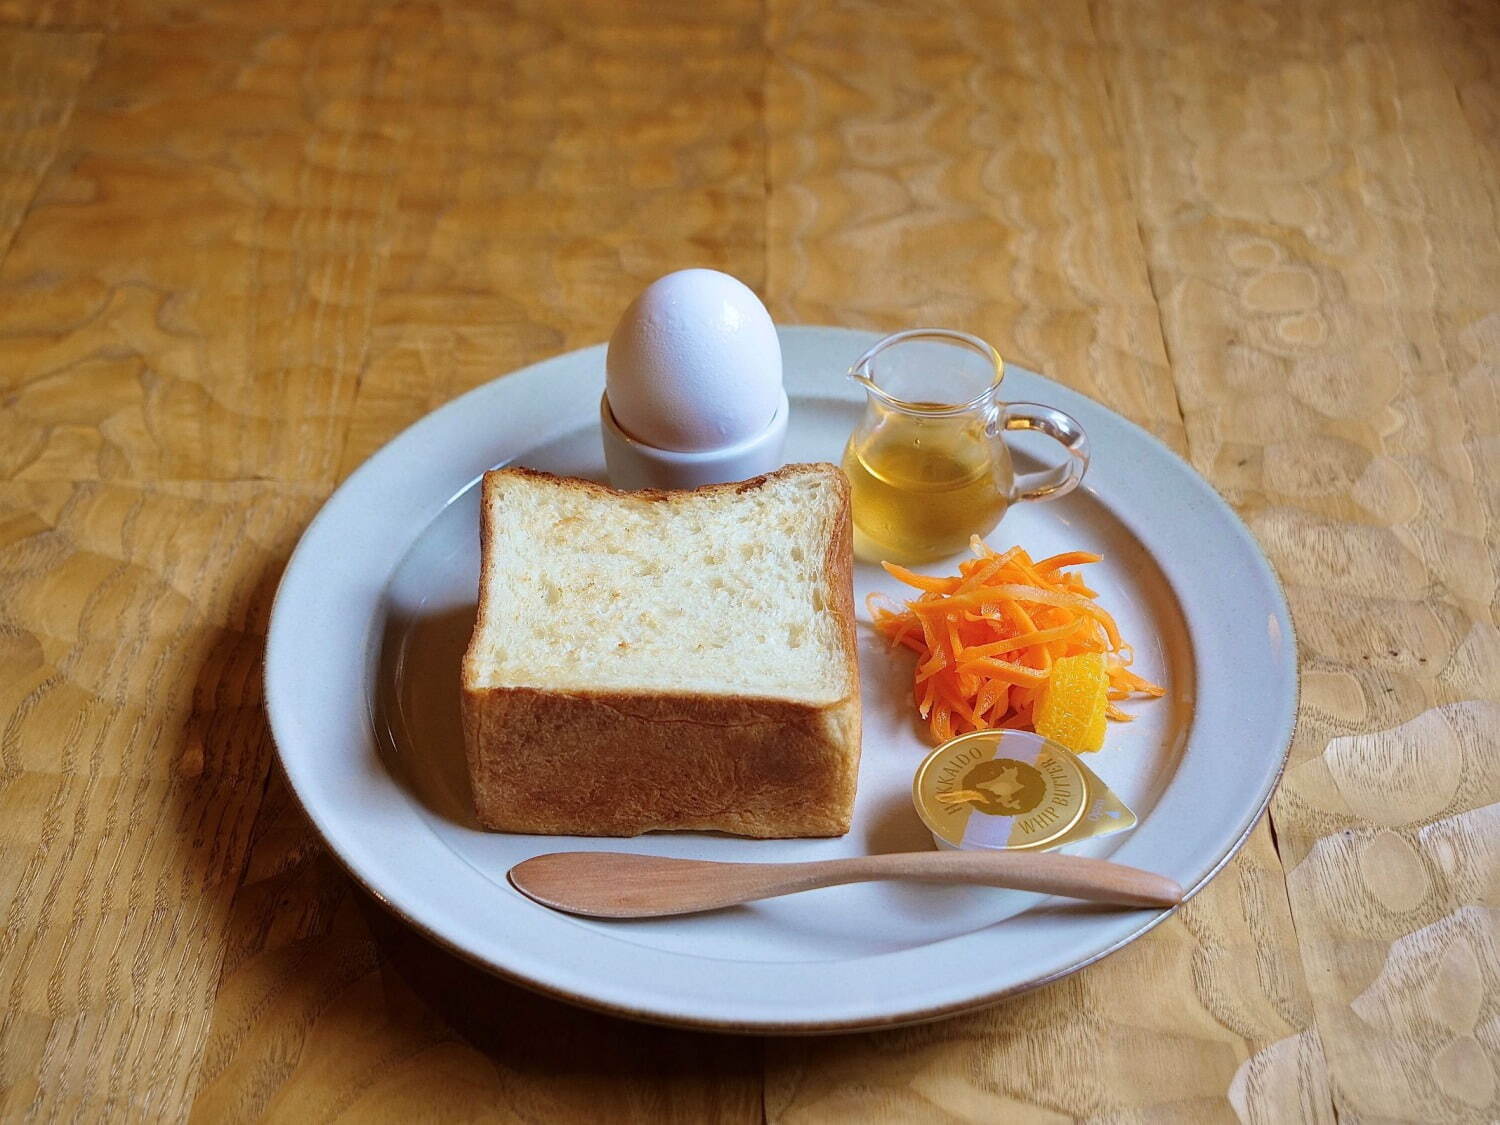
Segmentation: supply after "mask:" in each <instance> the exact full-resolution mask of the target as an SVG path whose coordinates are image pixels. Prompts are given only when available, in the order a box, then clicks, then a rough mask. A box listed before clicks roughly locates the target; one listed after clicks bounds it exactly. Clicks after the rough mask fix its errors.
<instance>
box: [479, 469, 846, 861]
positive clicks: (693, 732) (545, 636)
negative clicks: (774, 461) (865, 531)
mask: <svg viewBox="0 0 1500 1125" xmlns="http://www.w3.org/2000/svg"><path fill="white" fill-rule="evenodd" d="M482 507H483V520H482V524H483V530H482V535H483V541H482V555H483V566H482V573H481V577H480V591H479V613H478V620H477V621H476V623H475V628H474V634H473V637H472V638H471V640H470V643H469V649H468V652H467V653H466V654H465V656H464V661H463V672H462V678H463V682H462V692H463V710H464V733H465V739H466V743H467V750H468V759H469V770H470V776H471V779H472V782H473V790H474V801H475V807H476V810H477V812H478V816H479V820H480V822H481V823H482V824H483V825H484V826H485V827H487V828H493V829H499V830H502V831H510V832H536V833H551V834H568V835H591V836H633V835H636V834H638V833H641V832H649V831H653V830H660V829H717V830H721V831H725V832H733V833H736V834H739V835H744V836H834V835H840V834H842V833H844V832H847V831H848V829H849V820H850V814H851V810H852V806H853V801H854V790H855V780H856V774H857V772H858V767H859V734H860V703H859V674H858V667H857V664H856V657H855V636H854V607H853V593H852V580H851V566H852V556H851V551H850V521H849V486H848V482H847V480H846V479H845V478H844V476H843V474H842V473H841V472H840V471H839V470H838V469H837V468H835V467H834V466H832V465H791V466H788V467H786V468H784V469H781V470H779V471H777V472H775V473H771V474H769V475H767V476H764V477H756V478H754V479H752V480H749V481H744V482H742V483H738V484H726V485H713V486H710V487H708V488H702V489H697V490H695V491H692V492H617V491H615V490H613V489H610V488H606V487H604V486H602V485H598V484H594V483H592V482H589V481H583V480H575V479H571V478H562V477H553V476H549V475H547V474H545V473H538V472H534V471H531V470H526V469H502V470H497V471H494V472H491V473H487V474H486V475H485V480H484V494H483V501H482Z"/></svg>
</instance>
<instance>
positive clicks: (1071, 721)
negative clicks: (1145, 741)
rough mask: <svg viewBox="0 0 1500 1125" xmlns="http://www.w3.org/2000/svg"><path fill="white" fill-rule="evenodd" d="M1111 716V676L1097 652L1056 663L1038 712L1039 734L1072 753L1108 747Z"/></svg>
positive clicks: (1063, 659) (1037, 709)
mask: <svg viewBox="0 0 1500 1125" xmlns="http://www.w3.org/2000/svg"><path fill="white" fill-rule="evenodd" d="M1108 713H1109V672H1108V671H1107V670H1106V668H1105V666H1104V656H1103V655H1102V654H1100V653H1097V652H1086V653H1081V654H1079V655H1078V656H1065V657H1063V658H1062V659H1060V660H1057V661H1054V662H1053V665H1052V675H1051V676H1050V677H1048V680H1047V688H1046V690H1045V691H1044V692H1042V699H1041V702H1040V703H1038V704H1037V708H1036V732H1037V734H1039V735H1041V736H1042V737H1043V738H1050V739H1052V741H1053V742H1060V743H1062V744H1063V745H1064V746H1066V747H1067V748H1068V749H1069V750H1075V751H1079V750H1098V749H1099V748H1100V747H1102V746H1103V745H1104V728H1105V725H1106V723H1107V722H1108Z"/></svg>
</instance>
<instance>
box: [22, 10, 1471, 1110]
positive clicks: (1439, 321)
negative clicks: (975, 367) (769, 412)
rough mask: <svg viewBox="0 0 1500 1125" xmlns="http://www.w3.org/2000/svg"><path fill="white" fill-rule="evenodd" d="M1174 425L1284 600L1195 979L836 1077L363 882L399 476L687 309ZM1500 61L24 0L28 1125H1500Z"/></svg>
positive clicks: (1336, 30) (568, 18) (779, 1045)
mask: <svg viewBox="0 0 1500 1125" xmlns="http://www.w3.org/2000/svg"><path fill="white" fill-rule="evenodd" d="M685 265H709V266H714V267H718V268H721V269H725V270H729V271H731V272H733V273H735V274H737V275H738V276H740V277H741V278H743V279H744V280H745V281H746V282H747V283H749V284H750V285H752V286H753V287H755V288H756V289H757V290H759V291H760V292H762V293H763V294H764V296H765V297H766V300H767V302H768V304H769V305H770V307H771V309H772V312H773V313H774V314H775V315H776V316H777V318H778V319H780V320H783V321H788V322H803V323H835V324H846V325H852V326H861V327H872V328H895V327H902V326H908V325H911V324H915V323H918V322H931V323H941V324H946V325H951V326H953V327H958V328H963V329H967V330H969V331H973V332H976V333H979V334H980V335H983V336H986V337H987V338H989V339H991V340H993V341H994V342H995V343H996V344H997V345H998V346H999V347H1000V349H1001V350H1002V352H1004V353H1005V355H1006V356H1007V357H1008V358H1010V359H1012V360H1014V361H1016V362H1018V363H1022V364H1024V365H1026V366H1029V367H1033V368H1036V369H1039V370H1042V371H1044V372H1046V373H1048V374H1049V375H1051V376H1053V377H1054V378H1057V379H1060V380H1062V381H1064V382H1066V383H1069V384H1070V385H1072V386H1074V387H1077V388H1078V389H1080V390H1083V391H1085V392H1086V393H1088V394H1091V395H1093V396H1094V397H1096V398H1098V399H1100V400H1101V401H1103V402H1105V403H1106V404H1108V405H1109V406H1111V407H1113V408H1114V409H1116V410H1118V411H1120V412H1122V413H1124V414H1126V415H1127V416H1129V417H1131V418H1134V419H1135V420H1137V421H1139V422H1141V423H1142V424H1143V425H1145V426H1147V427H1148V428H1150V429H1151V430H1152V431H1153V432H1154V433H1156V434H1157V435H1158V436H1159V437H1161V438H1162V439H1163V440H1164V441H1166V442H1167V443H1168V444H1169V445H1171V446H1172V447H1173V448H1174V449H1176V450H1177V451H1178V452H1179V453H1181V454H1182V455H1183V456H1185V457H1186V458H1188V460H1189V461H1190V462H1191V463H1192V464H1193V465H1194V466H1195V467H1196V468H1197V469H1198V470H1199V471H1200V472H1202V473H1203V474H1204V475H1205V476H1206V477H1207V478H1208V479H1209V480H1210V481H1212V482H1213V484H1214V485H1215V486H1216V487H1217V488H1218V489H1219V491H1220V492H1221V493H1222V494H1223V495H1224V496H1225V497H1226V498H1227V499H1228V500H1229V501H1230V502H1231V503H1232V504H1233V505H1234V506H1235V507H1236V509H1237V510H1238V511H1239V512H1240V513H1241V515H1242V516H1243V517H1244V518H1245V520H1246V521H1247V523H1248V524H1249V526H1250V527H1251V529H1252V530H1253V531H1254V533H1255V534H1256V536H1257V538H1258V539H1259V541H1260V543H1261V544H1262V546H1263V547H1264V549H1265V550H1266V552H1267V554H1268V556H1269V557H1270V558H1271V560H1272V561H1273V563H1274V564H1275V566H1276V567H1277V569H1278V571H1279V573H1280V574H1281V576H1282V578H1283V580H1284V582H1285V585H1286V589H1287V594H1288V597H1289V600H1290V602H1291V604H1292V609H1293V615H1294V619H1295V623H1296V627H1297V633H1298V642H1299V648H1300V654H1301V663H1302V703H1301V711H1300V716H1299V724H1298V728H1297V735H1296V740H1295V744H1294V747H1293V753H1292V761H1291V764H1290V766H1289V769H1288V772H1287V774H1286V777H1285V778H1284V780H1283V783H1282V786H1281V788H1280V790H1279V791H1278V794H1277V796H1276V798H1275V801H1274V803H1273V806H1272V810H1271V814H1270V816H1269V817H1268V818H1267V820H1266V821H1265V822H1263V823H1262V824H1261V825H1260V826H1259V827H1258V828H1257V829H1256V831H1255V833H1254V834H1253V835H1252V837H1251V839H1250V842H1249V843H1248V845H1247V846H1246V848H1245V850H1244V851H1243V852H1242V853H1241V855H1240V856H1239V857H1238V858H1237V859H1236V860H1235V861H1234V862H1232V863H1231V864H1230V865H1229V866H1228V867H1227V868H1226V869H1225V871H1224V872H1223V873H1222V874H1221V875H1220V876H1219V877H1218V878H1217V879H1216V880H1215V881H1214V882H1213V883H1212V884H1210V885H1209V887H1208V888H1207V889H1206V890H1205V891H1204V892H1203V893H1202V894H1200V895H1199V896H1197V897H1196V898H1195V899H1193V900H1192V902H1191V903H1189V904H1188V906H1187V907H1186V908H1184V909H1183V910H1182V911H1181V912H1180V913H1179V914H1178V915H1177V916H1176V917H1174V918H1173V919H1172V920H1171V921H1170V922H1169V923H1167V924H1165V925H1163V926H1161V927H1159V928H1158V929H1156V930H1155V931H1153V932H1152V933H1151V934H1149V935H1147V936H1146V937H1145V938H1143V939H1142V940H1140V941H1138V942H1136V943H1134V944H1133V945H1131V946H1129V947H1127V948H1126V949H1125V950H1123V951H1121V952H1120V953H1118V954H1116V955H1114V956H1112V957H1110V958H1108V959H1106V960H1105V961H1103V962H1101V963H1099V964H1098V965H1096V966H1093V967H1091V968H1090V969H1087V970H1085V971H1083V972H1082V973H1079V974H1077V975H1076V976H1074V977H1071V978H1068V979H1067V980H1064V981H1062V982H1059V983H1057V984H1054V985H1052V986H1050V987H1048V988H1046V989H1043V990H1041V991H1038V992H1035V993H1032V994H1029V995H1026V996H1023V997H1020V998H1018V999H1015V1000H1013V1001H1010V1002H1007V1003H1005V1004H1002V1005H1000V1006H997V1007H995V1008H992V1009H990V1010H988V1011H985V1012H981V1013H977V1014H973V1015H969V1016H964V1017H960V1018H957V1019H951V1020H947V1021H944V1022H941V1023H937V1024H933V1025H929V1026H925V1027H920V1028H913V1029H907V1030H901V1031H888V1032H882V1033H878V1034H866V1035H849V1036H841V1037H836V1038H829V1039H815V1040H804V1039H766V1040H760V1039H751V1038H744V1037H736V1036H709V1035H699V1034H693V1033H688V1032H676V1031H667V1030H662V1029H655V1028H647V1027H641V1026H637V1025H631V1024H626V1023H623V1022H620V1021H618V1020H614V1019H611V1018H608V1017H604V1016H599V1015H594V1014H590V1013H585V1012H581V1011H577V1010H574V1009H571V1008H567V1007H564V1006H562V1005H559V1004H557V1003H555V1002H553V1001H550V1000H545V999H542V998H539V997H535V996H532V995H530V994H528V993H525V992H523V991H521V990H519V989H517V988H514V987H512V986H509V985H506V984H504V983H502V982H499V981H497V980H494V979H491V978H489V977H487V976H485V975H484V974H483V973H481V972H479V971H478V970H476V969H474V968H473V967H471V966H469V965H467V964H465V963H463V962H461V961H459V960H458V959H456V958H454V957H452V956H451V955H449V954H447V953H444V952H443V951H441V950H438V949H436V948H434V947H433V946H431V945H430V944H428V943H427V942H426V941H425V940H423V939H422V938H420V937H419V936H417V935H416V934H415V933H414V932H412V931H411V930H409V929H408V928H406V927H405V926H403V925H402V924H401V923H399V922H398V921H396V920H394V919H392V918H391V917H389V916H388V915H387V914H386V913H385V912H384V911H383V910H382V909H381V908H380V907H379V906H378V905H377V904H375V903H374V902H372V901H371V900H369V899H367V898H366V897H365V896H364V895H363V893H362V892H360V891H358V890H357V889H356V888H355V887H354V886H353V884H352V883H351V882H350V880H349V879H348V877H347V876H346V875H344V873H343V872H342V870H341V869H340V868H339V867H338V865H337V863H336V862H335V861H334V860H333V859H332V857H331V856H330V855H329V854H328V853H327V851H326V850H325V849H324V848H323V847H322V845H321V844H320V843H319V841H318V839H317V838H316V836H315V834H314V833H313V832H312V830H311V828H310V826H309V825H308V824H307V822H306V820H305V818H304V817H303V816H302V814H301V812H300V811H299V810H298V808H297V806H296V803H295V801H294V800H293V798H292V796H291V794H290V793H289V792H288V790H287V788H286V786H285V783H284V781H283V780H282V779H281V777H280V775H279V773H278V772H277V771H276V769H275V768H274V767H273V764H272V761H273V752H272V747H271V744H270V738H269V733H268V731H267V728H266V723H265V719H264V715H263V710H262V700H261V694H260V653H261V648H262V645H263V643H264V634H265V629H266V621H267V616H268V613H269V607H270V599H271V595H272V592H273V591H274V588H275V583H276V581H277V579H278V577H279V575H280V571H281V569H282V567H283V565H284V564H285V561H286V558H287V556H288V554H289V552H290V551H291V549H292V546H293V545H294V544H295V542H296V539H297V537H298V535H299V534H300V533H301V530H302V528H303V527H304V526H305V525H306V522H307V520H308V519H309V518H310V517H311V515H312V514H313V512H315V511H316V509H317V507H318V505H319V504H320V503H321V502H322V500H323V499H324V498H325V497H326V496H327V495H328V493H329V492H330V491H331V489H332V488H333V487H334V486H335V485H336V484H337V483H338V481H339V480H341V479H342V478H343V477H344V476H345V475H347V474H348V473H349V472H350V471H352V469H353V468H354V467H355V466H357V465H358V464H359V463H360V461H361V460H363V459H364V458H365V457H366V456H368V455H369V454H370V453H371V452H373V451H374V450H375V449H376V448H378V447H379V446H380V445H381V444H382V443H383V442H384V441H385V440H387V439H388V438H389V437H390V436H391V435H393V434H394V433H395V432H396V431H397V430H399V429H400V428H401V427H402V426H404V425H406V424H407V423H409V422H411V421H413V420H415V419H416V418H418V417H420V416H421V415H422V414H424V413H426V412H427V411H428V410H430V409H431V408H432V407H434V406H435V405H437V404H439V403H441V402H444V401H446V400H448V399H449V398H451V397H453V396H454V395H455V394H457V393H459V392H461V391H463V390H465V389H467V388H469V387H472V386H474V385H476V384H478V383H481V382H483V381H486V380H488V379H490V378H493V377H495V376H496V375H498V374H500V373H502V372H504V371H506V370H509V369H512V368H514V367H517V366H519V365H522V364H525V363H528V362H531V361H534V360H537V359H541V358H543V357H546V356H548V355H552V354H555V353H557V352H559V351H562V350H565V349H568V348H572V347H576V346H580V345H583V344H589V343H594V342H597V341H599V340H601V339H603V338H605V337H606V336H607V334H608V332H609V330H610V327H611V326H612V324H613V321H614V318H615V317H616V315H617V314H618V312H619V310H620V309H621V308H622V307H623V305H624V304H625V302H626V301H628V299H629V298H630V297H631V296H632V295H633V294H634V292H635V291H636V290H637V289H638V288H639V287H640V286H641V285H642V284H643V283H645V282H646V281H648V280H650V279H651V278H653V277H655V276H657V275H658V274H660V273H663V272H666V271H667V270H669V269H673V268H677V267H681V266H685ZM1497 465H1500V8H1497V7H1496V6H1495V5H1493V4H1491V3H1488V2H1485V0H1472V2H1467V3H1466V2H1463V0H1372V2H1370V3H1361V4H1353V3H1348V2H1347V0H1306V2H1303V3H1299V4H1295V5H1293V4H1280V3H1272V2H1269V0H1267V2H1250V0H1212V2H1209V3H1204V4H1182V3H1174V2H1171V0H1091V2H1084V0H1058V2H1054V3H1049V4H1034V3H1029V2H1023V0H987V2H981V0H943V2H941V3H938V4H935V5H921V6H919V5H909V4H898V3H892V2H880V3H876V2H864V0H858V2H856V0H841V2H836V3H831V4H830V3H819V2H816V0H765V2H763V3H762V2H758V3H751V2H749V0H680V2H678V0H674V2H673V3H652V4H650V5H638V6H629V5H617V4H612V3H608V2H606V0H589V2H587V3H578V4H570V5H557V4H546V3H542V2H539V0H538V2H526V0H515V2H509V3H495V4H488V3H465V2H462V0H451V2H450V0H438V2H434V3H387V2H382V0H338V2H336V3H328V4H321V5H320V4H291V3H286V2H284V0H253V2H248V3H246V2H240V0H203V2H198V3H191V4H189V3H186V2H181V0H178V2H173V0H0V885H3V887H4V891H5V897H4V904H5V915H4V926H3V929H0V996H3V1000H4V1004H3V1015H0V1118H3V1119H4V1120H21V1121H32V1120H34V1121H64V1120H87V1121H92V1120H164V1121H178V1120H184V1119H188V1118H191V1119H194V1120H197V1121H203V1122H225V1121H240V1120H256V1119H267V1120H274V1121H293V1122H305V1121H329V1120H346V1121H371V1120H376V1121H379V1120H392V1121H403V1122H405V1121H415V1120H514V1121H575V1120H576V1121H581V1122H582V1121H590V1122H592V1121H642V1122H646V1121H650V1122H657V1121H681V1122H684V1123H686V1122H733V1123H738V1122H756V1121H762V1120H765V1121H776V1122H787V1123H792V1122H796V1123H799V1125H800V1123H804V1122H807V1123H813V1122H833V1121H845V1120H860V1121H871V1122H886V1121H890V1122H896V1121H900V1122H907V1121H927V1120H940V1121H975V1122H980V1121H985V1122H987V1121H996V1120H1011V1119H1014V1120H1038V1121H1050V1120H1058V1121H1062V1120H1072V1119H1094V1120H1109V1121H1134V1120H1153V1121H1156V1120H1163V1121H1177V1120H1180V1121H1193V1122H1198V1121H1210V1120H1226V1121H1229V1120H1240V1121H1256V1122H1285V1121H1304V1120H1306V1121H1327V1120H1332V1119H1334V1118H1335V1117H1337V1118H1343V1119H1347V1120H1350V1121H1372V1122H1373V1121H1476V1122H1477V1121H1491V1120H1495V1119H1497V1118H1500V920H1497V919H1500V913H1497V912H1500V845H1497V841H1500V814H1497V811H1496V810H1497V809H1500V766H1497V761H1500V759H1497V756H1496V750H1495V748H1496V745H1497V742H1500V630H1497V618H1496V613H1497V606H1500V597H1497V588H1500V550H1497V544H1500V522H1497V520H1500V511H1497V508H1500V472H1497Z"/></svg>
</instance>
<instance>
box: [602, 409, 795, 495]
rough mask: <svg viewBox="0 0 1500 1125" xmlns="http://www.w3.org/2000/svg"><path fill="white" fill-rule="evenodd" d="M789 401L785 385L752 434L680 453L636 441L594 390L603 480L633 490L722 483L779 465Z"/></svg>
mask: <svg viewBox="0 0 1500 1125" xmlns="http://www.w3.org/2000/svg"><path fill="white" fill-rule="evenodd" d="M789 413H791V403H790V402H789V401H788V400H787V397H786V389H785V388H783V389H782V391H781V403H780V405H779V406H777V408H776V414H775V415H774V416H773V417H772V418H771V424H770V425H769V426H767V427H766V428H765V429H764V430H762V431H761V432H760V433H759V434H757V435H756V436H755V437H752V438H750V439H748V440H746V441H742V442H738V443H737V444H735V445H729V446H725V447H724V448H723V449H705V450H700V451H697V452H692V453H684V452H681V451H679V450H675V449H658V448H656V446H654V445H647V444H646V443H645V442H642V441H637V440H636V439H635V438H633V437H631V436H630V435H629V434H627V433H626V432H625V431H624V430H622V429H621V428H620V424H619V423H618V422H616V421H615V415H614V411H612V410H610V408H609V396H608V395H607V394H606V395H600V396H599V432H600V433H601V434H602V435H603V437H604V464H605V466H606V467H607V468H608V469H609V480H610V483H611V484H613V485H614V486H615V487H616V488H619V489H624V490H626V491H635V490H637V489H642V488H678V489H680V488H700V487H702V486H703V485H705V484H725V483H728V482H730V481H740V480H747V479H748V478H750V477H758V476H760V475H761V474H762V473H769V472H773V471H774V470H776V469H779V468H781V466H782V463H783V462H782V459H781V451H782V449H783V448H784V447H785V445H786V422H787V415H788V414H789Z"/></svg>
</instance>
